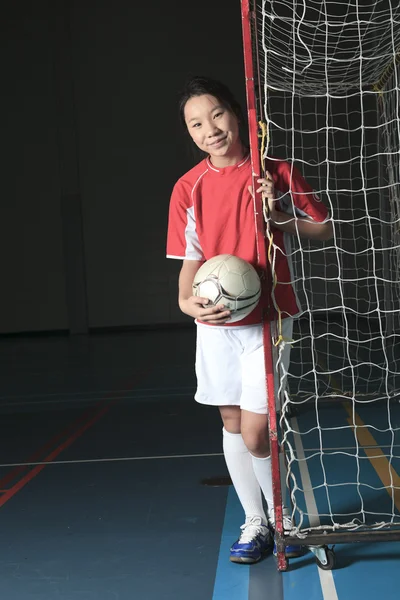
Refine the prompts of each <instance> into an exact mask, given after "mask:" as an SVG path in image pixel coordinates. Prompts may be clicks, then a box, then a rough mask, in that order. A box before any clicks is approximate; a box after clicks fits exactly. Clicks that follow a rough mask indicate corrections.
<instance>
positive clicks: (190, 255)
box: [185, 206, 204, 260]
mask: <svg viewBox="0 0 400 600" xmlns="http://www.w3.org/2000/svg"><path fill="white" fill-rule="evenodd" d="M186 215H187V225H186V228H185V240H186V252H185V258H187V259H188V260H204V255H203V251H202V249H201V246H200V242H199V236H198V235H197V231H196V217H195V215H194V206H191V207H190V208H187V209H186Z"/></svg>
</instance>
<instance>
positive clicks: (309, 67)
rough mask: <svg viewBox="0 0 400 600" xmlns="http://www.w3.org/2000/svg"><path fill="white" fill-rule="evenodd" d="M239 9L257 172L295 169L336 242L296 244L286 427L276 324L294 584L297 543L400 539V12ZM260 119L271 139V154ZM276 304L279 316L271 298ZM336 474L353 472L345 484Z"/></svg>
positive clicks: (271, 1)
mask: <svg viewBox="0 0 400 600" xmlns="http://www.w3.org/2000/svg"><path fill="white" fill-rule="evenodd" d="M241 6H242V24H243V48H244V62H245V76H246V92H247V104H248V115H249V133H250V148H251V156H252V166H253V173H254V174H259V173H260V168H261V166H262V164H263V160H264V158H268V159H269V160H278V161H281V160H285V161H288V162H289V163H291V164H293V165H294V166H295V167H297V168H298V169H299V170H300V171H301V172H302V174H303V175H304V177H305V178H306V180H307V181H308V182H309V183H310V184H311V185H312V187H313V188H314V190H315V192H316V193H317V194H318V196H319V198H320V199H321V200H322V201H323V202H324V204H325V205H326V206H327V208H328V210H329V213H330V217H331V219H332V223H333V228H334V237H333V239H332V240H329V241H327V242H313V241H309V240H307V239H304V238H302V237H301V236H300V235H299V233H298V231H297V235H293V236H291V240H290V244H289V243H288V244H287V246H286V254H287V260H288V261H289V262H290V263H291V272H292V281H291V284H292V285H293V287H294V289H295V291H296V293H297V296H298V298H299V302H300V306H301V310H300V314H299V315H298V319H297V322H296V327H295V331H294V334H293V339H292V340H291V342H290V344H291V362H290V367H289V370H288V373H287V374H285V373H281V374H280V377H282V378H283V379H286V376H287V379H288V386H285V385H283V383H282V385H281V386H280V388H281V393H280V396H281V397H280V400H281V406H282V408H281V411H280V414H279V415H278V416H277V415H276V410H275V400H274V397H273V396H274V385H273V381H270V379H271V373H274V365H275V362H276V357H277V356H279V352H280V350H281V348H280V346H279V344H278V346H277V347H275V346H274V344H273V343H271V333H272V334H273V333H274V332H273V330H274V328H275V329H276V328H278V329H279V325H277V324H276V323H275V324H274V323H272V324H269V323H267V322H266V323H264V350H265V360H266V372H267V389H268V397H269V423H270V436H271V457H272V465H273V478H274V501H275V505H276V506H278V505H279V506H280V509H281V506H282V497H281V495H280V494H281V493H280V469H279V450H280V449H283V451H284V454H285V457H286V467H287V485H288V493H289V496H290V499H291V503H292V516H293V518H294V524H295V525H294V528H293V530H292V532H291V534H290V536H288V535H286V534H284V532H283V526H282V510H279V512H276V517H277V518H276V526H277V541H278V568H279V569H281V570H284V569H285V568H286V567H287V562H286V559H285V557H284V547H285V545H287V544H293V543H299V540H303V542H302V543H304V544H305V545H307V546H310V547H312V548H313V550H314V551H315V547H316V546H318V547H319V546H322V545H326V544H328V543H332V544H334V543H338V542H353V541H361V540H365V541H368V540H371V541H372V540H374V541H379V540H385V541H387V540H389V539H390V540H394V539H400V477H399V475H398V473H400V456H399V455H398V454H400V453H398V452H397V450H396V447H397V446H398V445H399V443H400V442H399V440H400V427H398V426H397V423H398V422H399V419H400V405H399V402H398V401H399V399H400V106H399V101H400V67H399V65H400V54H399V50H400V6H399V5H398V3H397V2H395V1H394V0H374V1H372V0H371V1H370V2H369V1H368V0H367V1H366V2H364V1H363V2H361V0H350V2H348V3H344V4H343V3H337V2H330V1H328V0H324V1H322V2H321V3H313V4H310V3H307V2H306V1H305V0H291V1H290V2H287V1H284V0H277V1H275V0H268V1H267V0H241ZM259 121H262V122H263V123H264V124H265V127H266V129H267V136H265V132H264V141H265V142H266V143H265V148H263V151H262V152H261V147H260V137H259V134H260V128H259V125H258V123H259ZM291 198H292V203H293V202H294V201H293V194H291ZM255 210H256V215H257V231H258V240H259V249H261V250H260V256H261V257H262V260H261V262H260V264H261V265H264V264H265V265H266V266H267V273H268V282H267V283H268V285H269V286H270V289H272V290H273V286H272V285H271V281H273V278H274V276H275V274H274V272H273V270H274V265H273V262H268V257H269V255H270V254H271V248H270V245H271V244H272V246H273V238H272V239H271V237H270V238H269V239H268V240H267V241H268V248H269V252H267V253H266V254H264V252H265V239H264V243H261V241H260V240H261V236H262V233H263V232H265V228H266V225H265V223H260V219H261V216H262V212H261V211H262V203H261V199H260V198H256V199H255ZM293 212H294V213H295V207H294V206H293ZM261 220H262V219H261ZM267 220H268V215H267ZM267 230H268V228H267ZM267 236H268V234H267ZM273 250H274V248H273V247H272V253H273ZM272 298H273V302H274V303H275V304H276V299H275V297H274V292H273V291H272ZM277 309H278V311H279V306H278V307H277ZM271 328H272V331H271ZM275 339H279V331H278V332H277V334H276V336H275ZM285 343H288V342H287V341H286V342H285ZM280 344H282V342H280ZM273 355H274V356H273ZM278 362H279V361H278ZM283 379H282V382H283ZM332 407H333V409H332ZM329 410H334V412H331V413H329V414H328V411H329ZM278 422H279V423H278ZM278 436H279V439H278ZM309 440H312V444H311V446H310V444H309ZM338 461H341V463H340V464H343V465H345V469H343V473H340V474H339V475H338V476H337V477H334V471H335V469H334V465H335V464H339V463H338ZM367 465H369V468H370V471H371V469H372V471H371V473H373V475H371V473H369V471H368V469H367ZM367 471H368V473H369V474H368V475H367ZM310 472H311V478H310V481H309V482H308V483H307V484H305V480H307V477H308V476H309V474H310ZM346 473H347V474H348V475H346ZM313 477H314V479H313ZM374 477H375V479H374ZM368 478H371V479H368ZM382 494H384V497H382ZM310 498H314V500H315V503H314V504H313V502H310ZM343 498H347V500H346V501H345V500H343ZM346 503H347V504H346ZM317 505H318V509H316V506H317ZM316 555H317V562H318V564H319V566H322V568H329V567H331V566H332V563H331V562H330V561H329V560H328V559H327V556H328V555H327V554H325V556H324V555H323V553H322V554H321V553H318V552H316Z"/></svg>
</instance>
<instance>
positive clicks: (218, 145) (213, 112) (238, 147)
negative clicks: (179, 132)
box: [184, 94, 243, 167]
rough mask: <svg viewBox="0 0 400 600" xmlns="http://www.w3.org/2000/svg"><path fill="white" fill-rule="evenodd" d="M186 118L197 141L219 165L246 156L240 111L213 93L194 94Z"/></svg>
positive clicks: (215, 163) (187, 103) (190, 131)
mask: <svg viewBox="0 0 400 600" xmlns="http://www.w3.org/2000/svg"><path fill="white" fill-rule="evenodd" d="M184 114H185V122H186V126H187V128H188V131H189V134H190V136H191V138H192V140H193V141H194V143H195V144H196V146H198V147H199V148H200V150H203V152H206V153H207V154H209V155H210V156H211V158H212V159H213V160H212V162H213V164H214V165H215V166H217V167H218V166H221V167H222V166H226V165H227V164H229V163H231V162H232V161H238V160H240V159H241V158H242V157H243V148H242V143H241V140H240V137H239V123H238V119H237V117H236V115H235V114H234V113H233V112H232V111H230V110H229V109H228V108H226V107H225V106H224V105H223V104H221V103H220V102H219V100H218V99H217V98H215V97H214V96H211V95H210V94H204V95H203V96H192V98H190V99H189V100H188V101H187V102H186V104H185V112H184Z"/></svg>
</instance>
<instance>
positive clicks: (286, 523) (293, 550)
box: [268, 506, 304, 558]
mask: <svg viewBox="0 0 400 600" xmlns="http://www.w3.org/2000/svg"><path fill="white" fill-rule="evenodd" d="M282 512H283V529H284V531H286V532H290V531H291V530H292V528H293V524H292V519H291V516H290V514H289V510H288V509H287V508H286V507H285V506H284V507H283V510H282ZM268 522H269V524H270V527H271V529H272V531H275V514H274V509H272V510H270V511H269V514H268ZM273 554H274V556H276V555H277V551H276V544H275V542H274V549H273ZM302 554H304V547H303V546H297V545H294V544H293V545H290V546H285V556H286V558H296V557H297V556H302Z"/></svg>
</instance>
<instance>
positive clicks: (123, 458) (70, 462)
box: [0, 452, 223, 469]
mask: <svg viewBox="0 0 400 600" xmlns="http://www.w3.org/2000/svg"><path fill="white" fill-rule="evenodd" d="M214 456H223V453H222V452H216V453H214V454H170V455H165V456H119V457H117V458H88V459H82V460H52V461H51V462H47V461H43V462H22V463H4V464H0V469H1V468H6V467H36V466H38V465H77V464H83V463H101V462H104V463H105V462H128V461H138V460H164V459H172V458H212V457H214Z"/></svg>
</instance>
